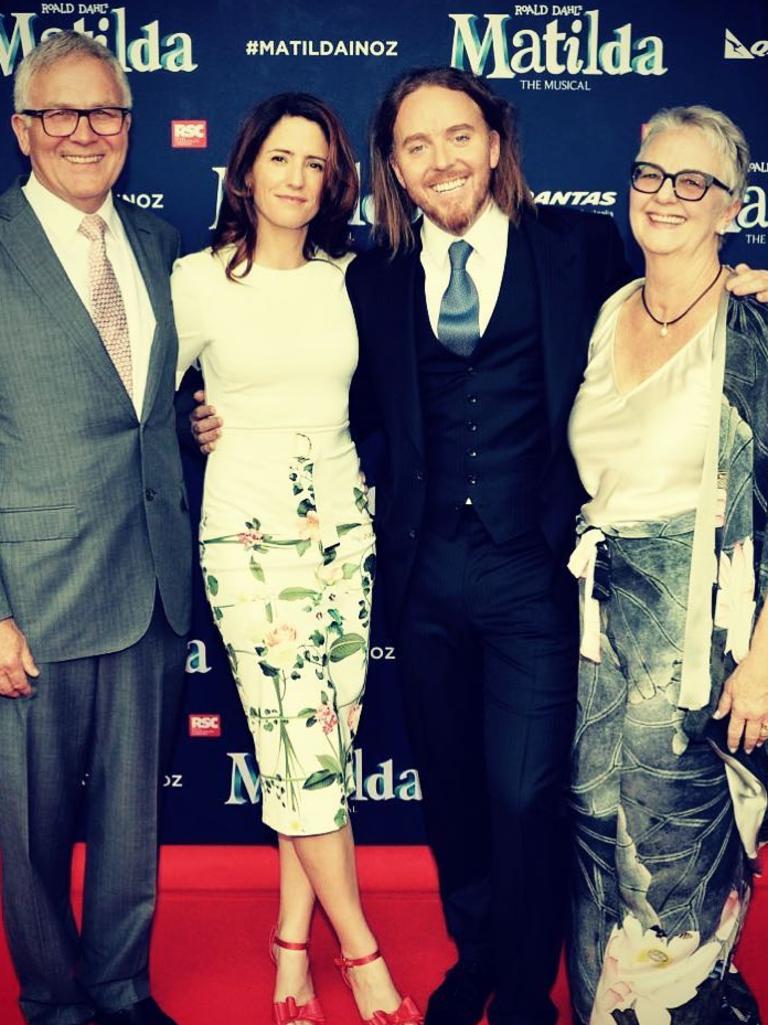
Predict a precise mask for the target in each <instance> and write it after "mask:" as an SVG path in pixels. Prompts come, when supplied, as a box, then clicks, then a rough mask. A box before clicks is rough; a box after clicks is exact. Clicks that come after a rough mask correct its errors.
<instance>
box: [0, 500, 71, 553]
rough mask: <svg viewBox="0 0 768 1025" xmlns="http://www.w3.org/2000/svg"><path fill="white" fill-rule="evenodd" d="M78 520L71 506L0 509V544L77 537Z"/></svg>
mask: <svg viewBox="0 0 768 1025" xmlns="http://www.w3.org/2000/svg"><path fill="white" fill-rule="evenodd" d="M77 534H78V517H77V508H76V506H74V505H53V506H42V507H41V506H36V507H35V508H27V509H2V508H0V544H7V543H12V542H15V541H55V540H58V539H65V538H70V537H77Z"/></svg>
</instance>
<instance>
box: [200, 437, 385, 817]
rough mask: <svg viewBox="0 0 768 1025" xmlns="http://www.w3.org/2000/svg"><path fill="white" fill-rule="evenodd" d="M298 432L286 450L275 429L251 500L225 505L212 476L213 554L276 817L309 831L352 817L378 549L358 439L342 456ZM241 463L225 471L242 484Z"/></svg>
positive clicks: (270, 811)
mask: <svg viewBox="0 0 768 1025" xmlns="http://www.w3.org/2000/svg"><path fill="white" fill-rule="evenodd" d="M225 433H226V432H225ZM291 438H293V439H296V444H295V445H294V444H291V447H290V451H289V452H285V451H282V450H281V446H283V447H284V445H285V443H286V438H285V437H284V436H281V439H280V440H281V446H277V449H276V446H275V444H274V438H270V441H269V444H268V446H267V449H268V453H269V454H268V456H266V458H268V460H269V465H268V466H266V467H264V466H261V467H259V468H258V470H259V472H258V473H257V472H256V468H254V467H250V468H249V474H250V473H253V474H254V477H255V479H254V480H251V481H249V482H247V483H246V486H245V487H244V488H241V491H242V490H245V491H247V492H249V496H248V504H247V505H246V504H245V502H244V501H243V500H242V499H241V498H240V497H238V498H237V500H236V502H235V501H232V496H231V495H230V501H228V502H226V503H222V501H221V495H220V493H217V490H216V488H215V487H214V488H213V489H211V487H210V486H209V485H210V482H209V480H208V479H206V498H205V500H204V516H203V521H202V523H201V528H200V552H201V563H202V567H203V576H204V578H205V586H206V591H207V595H208V600H209V602H210V605H211V609H212V611H213V615H214V619H215V622H216V624H217V626H218V628H219V630H220V632H221V635H222V637H223V639H224V643H225V645H226V650H227V654H228V656H229V660H230V665H231V668H232V672H233V675H234V678H235V682H236V683H237V687H238V691H239V694H240V698H241V700H242V703H243V708H244V710H245V714H246V716H247V719H248V726H249V728H250V730H251V733H252V735H253V739H254V746H255V750H256V758H257V761H258V765H259V774H260V781H261V794H262V806H263V819H264V822H265V823H266V824H267V825H269V826H271V827H272V828H273V829H275V830H277V831H278V832H280V833H283V834H285V835H289V836H305V835H313V834H319V833H328V832H332V831H334V830H336V829H340V828H341V827H342V826H344V825H345V824H346V823H347V821H348V818H349V811H348V805H347V801H348V796H349V794H350V793H351V792H352V791H353V789H354V782H353V778H352V745H353V741H354V737H355V733H356V730H357V726H358V721H359V718H360V711H361V702H362V696H363V689H364V686H365V675H366V667H367V657H368V635H369V626H370V607H371V589H372V584H373V575H374V561H375V556H374V541H373V531H372V527H371V520H370V516H369V514H368V509H367V502H366V489H365V485H364V484H363V483H361V481H360V477H359V467H358V464H357V456H356V453H355V452H354V448H352V446H351V442H350V443H349V444H346V443H345V445H344V448H343V451H341V454H339V449H338V447H334V448H333V450H331V451H330V452H329V449H328V444H327V442H328V439H327V438H325V439H323V442H322V443H319V442H318V439H317V438H314V437H312V436H310V435H307V434H304V433H296V434H294V433H293V432H291V433H290V435H289V436H288V441H289V442H290V439H291ZM260 444H261V446H262V449H264V443H263V441H262V442H260ZM217 451H218V450H217ZM232 462H234V460H231V461H230V465H229V468H227V466H226V464H225V465H224V466H222V465H221V463H220V464H219V466H218V467H216V470H215V474H216V476H218V475H224V476H226V479H227V480H228V481H229V487H230V489H231V487H232V484H231V481H232V477H231V472H233V471H234V470H235V467H234V466H233V465H231V464H232ZM321 462H322V472H321V469H320V467H321ZM239 470H240V471H241V472H242V470H243V466H242V465H240V466H239ZM329 470H330V472H329ZM265 472H267V473H268V475H269V479H268V481H267V485H268V486H266V487H264V488H260V486H259V482H260V481H262V480H264V474H265ZM277 474H280V479H279V481H276V480H275V476H276V475H277ZM216 476H215V477H214V481H215V480H216ZM318 479H321V480H322V488H320V487H318ZM282 485H285V487H283V486H282ZM286 491H287V495H286ZM321 492H322V500H321V499H320V495H321ZM287 496H288V497H287ZM267 499H271V501H269V500H267ZM287 506H290V508H291V509H292V510H293V512H292V514H291V515H287V514H286V507H287ZM276 507H277V508H276ZM246 509H249V510H250V511H249V512H246Z"/></svg>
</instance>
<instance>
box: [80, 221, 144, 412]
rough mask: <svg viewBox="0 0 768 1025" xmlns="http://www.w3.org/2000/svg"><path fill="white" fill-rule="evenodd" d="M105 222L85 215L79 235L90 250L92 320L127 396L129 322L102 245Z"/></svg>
mask: <svg viewBox="0 0 768 1025" xmlns="http://www.w3.org/2000/svg"><path fill="white" fill-rule="evenodd" d="M106 228H107V225H106V222H105V221H104V220H103V219H102V218H101V217H99V215H98V214H86V215H85V217H84V218H83V220H82V222H81V223H80V227H79V228H78V231H79V232H80V233H81V234H82V235H85V237H86V238H87V239H88V240H89V241H90V243H91V246H90V250H89V252H88V287H89V289H90V293H91V317H92V318H93V323H94V324H95V326H96V330H97V331H98V332H99V334H100V335H101V340H102V342H103V343H104V348H105V349H106V350H107V354H108V355H109V358H110V359H111V360H112V362H113V363H114V365H115V370H117V372H118V374H119V375H120V380H121V381H122V382H123V384H124V385H125V390H126V391H127V392H128V394H129V395H131V394H132V390H133V368H132V366H131V344H130V338H129V337H128V318H127V317H126V315H125V304H124V303H123V296H122V293H121V292H120V286H119V285H118V283H117V278H116V277H115V271H114V269H113V267H112V264H111V263H110V262H109V257H108V256H107V247H106V243H105V241H104V232H105V231H106Z"/></svg>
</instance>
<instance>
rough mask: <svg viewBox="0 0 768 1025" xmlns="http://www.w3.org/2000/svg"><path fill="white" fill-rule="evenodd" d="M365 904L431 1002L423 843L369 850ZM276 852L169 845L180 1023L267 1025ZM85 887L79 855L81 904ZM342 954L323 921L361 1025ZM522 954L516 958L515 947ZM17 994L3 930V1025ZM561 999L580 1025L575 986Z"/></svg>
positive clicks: (156, 972)
mask: <svg viewBox="0 0 768 1025" xmlns="http://www.w3.org/2000/svg"><path fill="white" fill-rule="evenodd" d="M359 864H360V880H361V885H362V888H363V890H364V892H365V896H366V908H367V911H368V914H369V917H370V919H371V922H372V925H373V928H374V931H375V932H376V934H377V935H378V937H379V941H380V944H381V947H382V949H383V951H384V952H385V954H386V956H387V958H388V961H389V964H390V967H391V969H392V972H393V975H394V976H395V978H396V980H397V982H398V985H399V986H400V987H401V989H402V990H403V991H404V992H409V993H411V995H412V996H413V997H414V999H416V1000H417V1001H418V1002H419V1003H421V1004H422V1006H423V1005H424V1004H425V1003H426V997H427V995H428V994H429V992H430V990H431V989H432V988H434V986H435V985H436V984H437V983H438V982H439V980H440V979H441V977H442V973H443V971H444V969H445V968H446V967H447V966H448V965H449V964H450V963H451V961H452V960H453V953H452V947H451V944H450V942H449V940H448V938H447V936H446V935H445V931H444V929H443V925H442V920H441V917H440V909H439V905H438V900H437V894H436V892H435V891H436V888H435V878H434V870H433V867H432V862H431V860H430V858H429V855H428V853H427V852H426V850H425V849H423V848H420V847H390V848H386V847H362V848H360V851H359ZM276 868H277V864H276V854H275V852H274V851H273V850H272V849H271V848H264V847H202V848H201V847H167V848H165V849H164V850H163V854H162V859H161V887H162V896H161V899H160V905H159V909H158V915H157V924H156V929H155V936H154V943H153V948H152V954H153V957H152V964H153V989H154V993H155V996H156V997H157V998H158V1000H159V1001H160V1002H161V1004H162V1005H163V1007H164V1008H165V1009H166V1010H167V1011H168V1012H169V1013H170V1014H171V1015H173V1017H174V1018H176V1019H177V1020H178V1022H179V1025H267V1023H268V1022H269V1021H270V1013H269V1002H270V997H271V985H272V972H271V965H270V963H269V961H268V959H267V955H266V937H267V935H268V933H269V929H270V926H271V925H272V922H273V920H274V917H275V910H276V899H275V886H276V878H277V877H276ZM81 879H82V851H81V850H78V852H77V863H76V871H75V885H74V891H75V901H76V902H77V899H78V895H79V889H80V885H81V883H80V880H81ZM767 943H768V881H765V882H764V881H763V880H758V884H757V889H756V894H755V900H754V904H753V907H752V910H751V912H750V918H749V923H748V926H747V929H746V931H745V935H744V938H743V940H742V943H741V947H740V951H739V958H738V963H739V966H740V968H741V970H742V971H743V973H744V975H745V976H746V978H747V979H748V980H749V983H750V985H751V986H752V988H753V990H754V991H755V992H756V993H757V995H758V998H759V1000H760V1002H761V1006H762V1008H763V1013H764V1015H765V1016H766V1018H768V977H766V972H765V950H766V944H767ZM334 954H335V946H334V943H333V942H332V938H331V935H330V933H329V930H328V927H327V925H326V924H325V922H324V920H323V919H322V917H321V916H319V915H318V916H317V918H316V922H315V927H314V934H313V944H312V960H313V968H314V977H315V986H316V988H317V991H318V993H319V995H320V996H321V997H322V1000H323V1004H324V1007H325V1010H326V1014H327V1017H328V1021H329V1025H355V1023H356V1022H359V1019H358V1018H357V1016H356V1014H355V1008H354V1004H353V1002H352V998H351V996H350V995H349V993H348V992H347V990H346V988H345V987H344V985H343V983H342V981H341V979H340V978H339V976H338V974H337V973H336V970H335V969H334V967H333V963H332V959H333V956H334ZM510 955H511V956H514V950H511V951H510ZM16 994H17V986H16V980H15V978H14V975H13V971H12V969H11V966H10V962H9V959H8V952H7V948H6V946H5V941H4V939H3V937H2V933H1V932H0V1025H23V1020H22V1018H21V1015H20V1014H19V1011H18V1009H17V1007H16V1003H15V1001H16ZM555 995H556V999H557V1002H558V1005H559V1006H560V1008H561V1009H562V1012H563V1013H562V1015H561V1019H560V1025H570V1020H571V1019H570V1015H569V1014H568V1012H567V996H566V990H565V983H564V980H563V978H562V973H561V977H560V979H559V980H558V984H557V988H556V992H555Z"/></svg>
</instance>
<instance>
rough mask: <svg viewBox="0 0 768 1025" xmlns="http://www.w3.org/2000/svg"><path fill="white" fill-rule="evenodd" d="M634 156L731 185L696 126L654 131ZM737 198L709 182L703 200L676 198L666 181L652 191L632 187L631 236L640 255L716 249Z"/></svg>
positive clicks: (726, 168)
mask: <svg viewBox="0 0 768 1025" xmlns="http://www.w3.org/2000/svg"><path fill="white" fill-rule="evenodd" d="M640 152H641V154H642V155H641V156H640V157H638V159H641V160H646V161H648V162H649V163H652V164H658V165H659V166H660V167H663V168H664V170H665V171H667V172H668V173H670V174H675V173H676V172H677V171H704V172H705V173H706V174H711V175H714V176H715V177H716V178H719V179H720V181H722V182H724V183H725V184H726V185H729V186H732V185H733V182H732V180H731V179H732V177H733V171H732V169H731V168H730V167H729V165H728V161H727V160H726V159H725V157H724V156H723V155H722V154H721V153H720V152H719V150H717V149H716V148H715V147H714V146H713V145H712V143H711V142H710V141H709V139H708V138H707V136H706V135H705V134H704V132H702V131H701V129H699V128H694V127H692V126H685V127H682V128H672V129H668V130H666V131H662V132H659V133H658V134H657V135H654V136H653V137H652V138H651V140H650V141H649V142H648V144H647V145H646V146H644V147H643V148H642V149H641V151H640ZM740 205H741V204H740V202H739V201H738V200H734V199H733V196H732V195H730V194H729V193H727V192H725V191H724V190H723V189H721V188H718V187H717V186H716V185H713V186H712V187H711V188H710V189H709V191H708V192H707V193H706V195H705V196H704V198H703V199H701V200H699V201H697V202H690V201H686V200H684V199H678V198H677V196H675V194H674V191H673V189H672V182H671V181H669V179H667V180H666V181H665V182H664V184H663V186H662V187H661V189H660V191H659V192H656V193H654V194H653V195H648V194H645V193H641V192H637V191H636V190H635V189H630V193H629V221H630V224H631V226H632V234H633V235H634V236H635V239H636V240H637V243H638V245H639V246H640V248H641V249H642V250H643V252H644V253H646V254H649V253H652V254H655V255H665V254H676V253H679V254H681V255H692V254H694V253H696V254H699V255H700V254H701V253H702V251H706V249H707V248H709V249H711V251H712V253H711V254H712V255H713V256H714V255H715V254H716V253H717V248H718V235H720V234H722V232H723V231H725V229H726V228H727V226H728V224H729V223H730V221H731V220H733V218H734V217H735V215H736V214H737V213H738V210H739V206H740Z"/></svg>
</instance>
